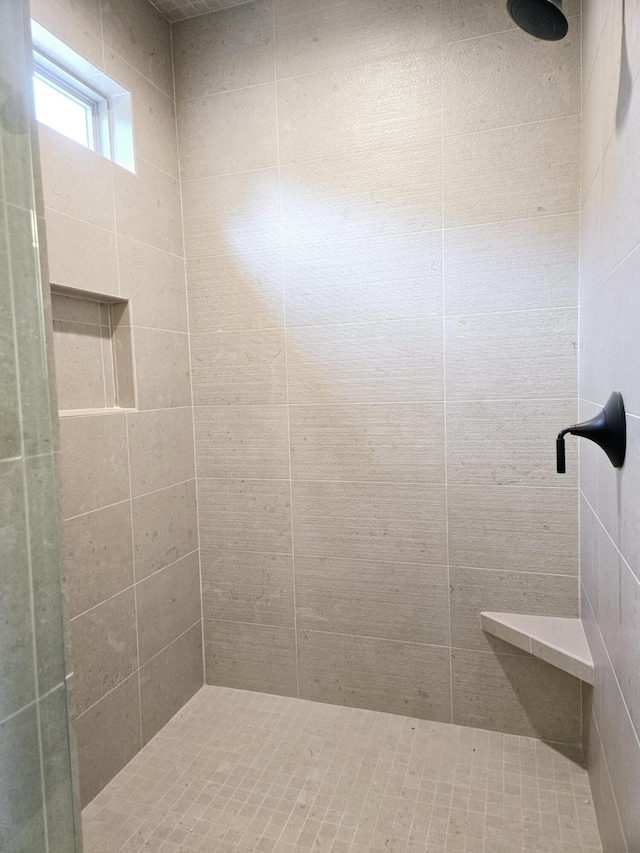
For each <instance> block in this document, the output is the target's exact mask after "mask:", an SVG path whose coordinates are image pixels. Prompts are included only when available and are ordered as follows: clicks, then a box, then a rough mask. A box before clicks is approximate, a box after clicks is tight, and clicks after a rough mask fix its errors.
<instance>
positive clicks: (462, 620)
mask: <svg viewBox="0 0 640 853" xmlns="http://www.w3.org/2000/svg"><path fill="white" fill-rule="evenodd" d="M450 571H451V573H450V581H449V582H450V584H451V645H452V646H453V647H454V648H458V649H477V650H482V651H486V650H488V649H494V650H495V651H498V652H505V653H506V654H517V649H516V648H515V646H511V645H510V644H508V643H503V642H501V641H500V640H497V639H496V637H493V636H492V635H491V634H485V633H484V632H483V630H482V627H481V625H480V613H481V611H483V610H497V611H499V612H505V613H528V614H530V615H532V616H566V617H569V618H576V617H577V616H578V598H577V594H576V593H577V585H578V580H577V578H576V577H560V576H558V575H547V574H534V573H532V572H529V573H527V574H526V575H525V576H524V577H522V573H521V572H505V571H498V572H495V571H486V570H480V569H462V568H458V567H456V566H452V567H451V570H450Z"/></svg>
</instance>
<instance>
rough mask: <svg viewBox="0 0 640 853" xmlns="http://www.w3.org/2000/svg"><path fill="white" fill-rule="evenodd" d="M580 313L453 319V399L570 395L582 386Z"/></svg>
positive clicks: (449, 326)
mask: <svg viewBox="0 0 640 853" xmlns="http://www.w3.org/2000/svg"><path fill="white" fill-rule="evenodd" d="M577 320H578V317H577V311H576V309H574V308H562V309H558V310H553V311H551V310H549V311H524V312H514V313H509V314H486V315H475V316H459V317H448V318H447V320H446V329H445V335H446V347H447V366H446V370H447V397H448V398H449V399H451V400H462V399H465V398H466V399H468V400H482V399H505V398H507V399H508V398H512V399H531V398H536V397H537V398H540V397H544V398H546V397H551V398H553V397H556V398H558V397H566V396H570V395H571V393H572V392H573V390H574V389H575V388H576V384H577V367H578V358H577Z"/></svg>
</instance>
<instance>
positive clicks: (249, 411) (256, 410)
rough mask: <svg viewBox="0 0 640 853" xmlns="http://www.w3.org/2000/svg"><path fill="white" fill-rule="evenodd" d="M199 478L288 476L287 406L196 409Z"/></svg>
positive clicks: (267, 477) (269, 477)
mask: <svg viewBox="0 0 640 853" xmlns="http://www.w3.org/2000/svg"><path fill="white" fill-rule="evenodd" d="M193 414H194V424H195V436H196V459H197V468H198V476H199V477H258V478H260V479H276V480H277V479H288V478H289V425H288V417H287V407H286V406H284V405H281V406H198V407H196V408H195V409H194V413H193Z"/></svg>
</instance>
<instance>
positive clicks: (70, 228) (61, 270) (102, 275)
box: [46, 208, 119, 296]
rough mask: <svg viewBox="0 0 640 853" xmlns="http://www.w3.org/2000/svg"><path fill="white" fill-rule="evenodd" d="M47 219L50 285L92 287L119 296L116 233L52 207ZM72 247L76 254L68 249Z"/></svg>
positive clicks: (48, 210)
mask: <svg viewBox="0 0 640 853" xmlns="http://www.w3.org/2000/svg"><path fill="white" fill-rule="evenodd" d="M46 219H47V247H48V251H47V259H48V262H49V280H50V282H51V284H61V285H63V286H65V287H76V288H79V289H80V290H82V289H84V288H86V287H87V284H88V282H91V287H92V288H93V289H94V290H95V291H97V292H98V293H104V294H105V295H111V296H117V295H118V290H119V288H118V256H117V254H116V235H115V233H114V232H113V231H108V230H106V229H105V228H101V227H98V226H97V225H91V223H89V222H83V221H82V220H80V219H76V218H74V217H72V216H67V215H66V214H64V213H58V211H57V210H53V208H49V209H47V211H46ZM69 245H73V246H74V247H75V248H74V251H73V252H70V251H69V249H68V247H69Z"/></svg>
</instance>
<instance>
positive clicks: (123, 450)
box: [60, 415, 129, 518]
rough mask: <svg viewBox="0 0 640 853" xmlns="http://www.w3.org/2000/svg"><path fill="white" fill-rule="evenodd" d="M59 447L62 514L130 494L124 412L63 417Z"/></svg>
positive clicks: (74, 512)
mask: <svg viewBox="0 0 640 853" xmlns="http://www.w3.org/2000/svg"><path fill="white" fill-rule="evenodd" d="M60 448H61V458H60V479H61V489H62V492H61V505H62V512H63V516H64V518H70V517H71V516H75V515H80V513H83V512H89V510H92V509H98V508H99V507H103V506H109V505H110V504H114V503H118V502H119V501H123V500H125V499H126V498H128V497H129V472H128V462H127V433H126V423H125V418H124V415H94V416H89V417H84V418H75V417H74V418H63V420H62V421H61V422H60Z"/></svg>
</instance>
